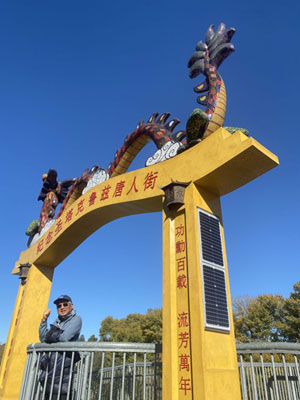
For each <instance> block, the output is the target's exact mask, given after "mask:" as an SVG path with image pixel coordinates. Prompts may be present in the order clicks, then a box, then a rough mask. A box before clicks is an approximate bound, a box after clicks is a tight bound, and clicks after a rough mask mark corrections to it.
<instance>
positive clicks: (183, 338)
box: [178, 331, 190, 349]
mask: <svg viewBox="0 0 300 400" xmlns="http://www.w3.org/2000/svg"><path fill="white" fill-rule="evenodd" d="M189 338H190V337H189V332H187V331H185V332H180V333H179V335H178V340H179V341H180V345H179V349H181V347H183V348H184V349H186V348H187V346H188V344H189Z"/></svg>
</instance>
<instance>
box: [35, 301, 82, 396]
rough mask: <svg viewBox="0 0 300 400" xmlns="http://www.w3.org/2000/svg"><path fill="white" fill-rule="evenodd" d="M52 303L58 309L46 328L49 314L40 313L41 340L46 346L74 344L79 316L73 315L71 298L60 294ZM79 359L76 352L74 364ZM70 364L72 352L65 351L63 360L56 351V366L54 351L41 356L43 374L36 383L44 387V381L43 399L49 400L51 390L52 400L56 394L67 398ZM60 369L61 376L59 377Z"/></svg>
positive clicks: (79, 327)
mask: <svg viewBox="0 0 300 400" xmlns="http://www.w3.org/2000/svg"><path fill="white" fill-rule="evenodd" d="M54 304H55V305H56V307H57V313H58V317H57V318H56V320H55V321H54V323H53V324H51V325H50V328H49V329H48V326H47V320H48V317H49V315H50V313H51V310H50V309H48V310H46V311H45V312H44V313H43V317H42V321H41V324H40V328H39V335H40V341H41V342H45V343H57V342H73V341H77V340H78V338H79V335H80V330H81V326H82V320H81V318H80V316H79V315H77V314H76V311H75V310H74V308H73V303H72V300H71V297H70V296H67V295H61V296H59V297H58V298H57V299H56V300H55V301H54ZM49 354H50V353H49ZM79 358H80V357H79V354H78V353H75V356H74V358H73V364H74V363H75V362H77V361H79ZM71 364H72V356H71V352H67V353H66V354H65V357H63V353H62V352H59V353H58V356H57V360H56V364H55V353H54V352H53V353H51V355H48V354H45V355H44V356H43V357H42V360H41V363H40V367H41V370H42V373H41V375H40V378H39V380H40V382H41V384H42V385H43V386H44V384H45V381H46V378H47V381H46V399H47V398H49V395H50V394H51V388H52V396H51V400H54V399H56V398H57V395H58V393H60V399H61V400H62V399H65V398H67V394H68V391H69V380H70V377H71V376H72V371H71V366H72V365H71ZM54 366H55V371H54ZM62 368H63V373H62V375H61V369H62ZM46 372H48V374H46ZM46 375H47V376H46ZM52 381H53V382H52ZM69 398H70V399H71V398H72V397H71V396H69Z"/></svg>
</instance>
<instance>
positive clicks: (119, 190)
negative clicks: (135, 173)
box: [113, 181, 125, 197]
mask: <svg viewBox="0 0 300 400" xmlns="http://www.w3.org/2000/svg"><path fill="white" fill-rule="evenodd" d="M124 186H125V181H120V182H117V184H116V188H115V191H114V194H113V197H117V196H122V192H123V188H124Z"/></svg>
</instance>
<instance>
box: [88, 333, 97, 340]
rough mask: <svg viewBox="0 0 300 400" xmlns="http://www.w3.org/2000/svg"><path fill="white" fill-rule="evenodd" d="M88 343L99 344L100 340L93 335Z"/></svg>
mask: <svg viewBox="0 0 300 400" xmlns="http://www.w3.org/2000/svg"><path fill="white" fill-rule="evenodd" d="M88 342H98V339H97V338H96V336H95V335H94V334H93V335H92V336H90V337H89V338H88Z"/></svg>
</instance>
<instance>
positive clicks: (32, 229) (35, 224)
mask: <svg viewBox="0 0 300 400" xmlns="http://www.w3.org/2000/svg"><path fill="white" fill-rule="evenodd" d="M39 226H40V221H39V220H38V219H34V220H33V221H31V222H30V224H29V226H28V228H27V231H26V232H25V234H26V235H27V236H34V235H35V234H36V233H38V230H39Z"/></svg>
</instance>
